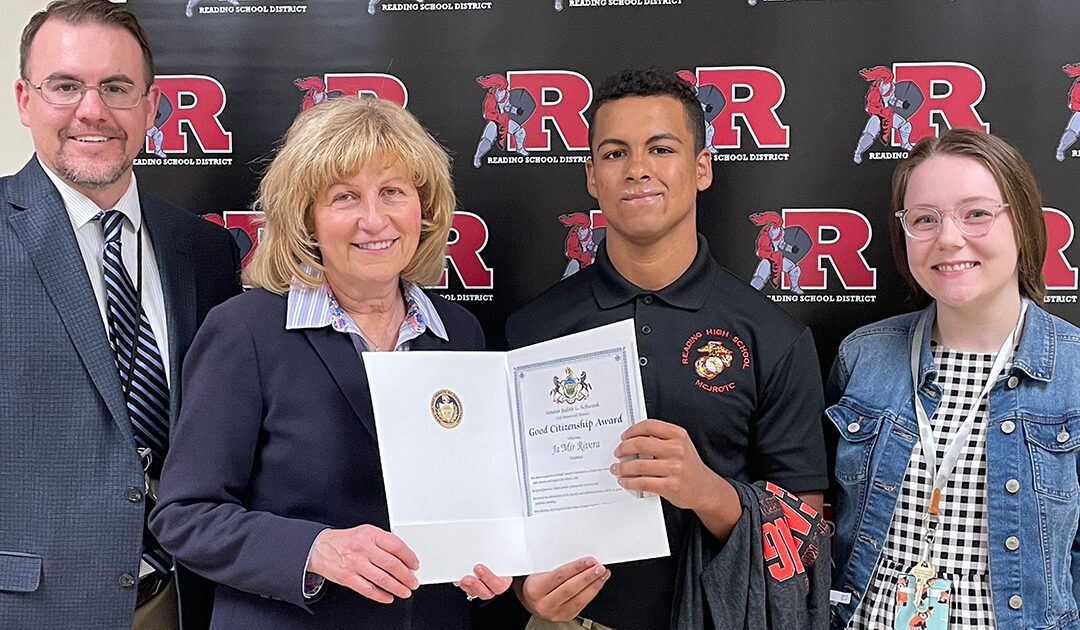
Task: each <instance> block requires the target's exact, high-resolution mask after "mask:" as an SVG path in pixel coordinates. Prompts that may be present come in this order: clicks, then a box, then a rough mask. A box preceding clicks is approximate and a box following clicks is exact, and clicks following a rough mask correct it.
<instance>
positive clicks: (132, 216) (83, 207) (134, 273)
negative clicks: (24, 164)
mask: <svg viewBox="0 0 1080 630" xmlns="http://www.w3.org/2000/svg"><path fill="white" fill-rule="evenodd" d="M38 163H39V164H41V168H42V169H44V171H45V174H46V175H48V176H49V179H51V180H52V183H53V185H55V186H56V189H57V190H58V191H59V192H60V197H61V198H63V200H64V208H65V209H66V210H67V213H68V218H70V219H71V227H72V228H73V229H74V230H75V240H76V241H78V242H79V251H80V252H81V253H82V259H83V263H84V264H85V265H86V274H87V275H88V276H89V277H90V286H91V287H93V289H94V297H96V298H97V303H98V311H99V312H100V313H101V321H102V323H104V324H105V330H106V331H108V330H109V320H108V315H107V311H106V301H105V280H104V278H103V277H102V274H103V271H102V263H101V259H102V254H103V252H104V249H105V235H104V234H103V233H102V231H101V223H100V222H99V221H97V220H96V218H97V215H98V213H100V212H101V211H102V210H118V211H120V212H121V213H123V215H124V216H125V217H126V218H127V220H126V221H124V227H123V229H122V231H121V234H120V252H121V256H122V257H123V259H124V267H125V268H126V269H127V272H128V276H129V277H130V278H131V282H132V284H136V283H137V282H138V277H139V273H138V272H139V263H138V261H137V260H136V259H137V258H138V251H139V248H138V241H136V237H137V236H138V235H140V234H141V236H142V244H143V245H142V308H143V312H145V313H146V318H147V319H148V320H149V321H150V329H151V330H153V331H154V340H155V341H157V346H158V350H159V351H160V352H161V361H162V363H164V365H165V379H166V381H167V382H169V381H170V379H171V376H170V374H169V337H168V328H167V326H166V320H165V298H164V297H163V294H162V292H161V274H160V273H158V267H157V259H156V258H155V257H154V246H153V245H152V244H151V243H150V235H149V234H148V233H147V232H146V230H141V228H142V207H141V206H140V205H139V191H138V188H137V187H136V185H135V174H134V173H132V174H131V183H130V184H129V185H128V188H127V191H126V192H125V193H124V195H123V196H122V197H121V198H120V201H118V202H117V203H116V206H114V207H113V208H99V207H98V205H97V204H96V203H94V202H93V201H91V200H90V199H89V198H88V197H87V196H86V195H84V194H82V193H80V192H79V191H77V190H75V189H74V188H72V187H71V186H69V185H68V184H67V183H66V182H65V181H64V180H62V179H60V177H59V176H58V175H56V174H55V173H53V172H52V171H51V170H49V167H48V166H46V165H45V164H44V163H43V162H41V158H38ZM135 290H136V291H138V287H137V286H136V287H135Z"/></svg>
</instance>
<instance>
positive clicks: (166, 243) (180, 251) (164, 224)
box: [139, 193, 197, 424]
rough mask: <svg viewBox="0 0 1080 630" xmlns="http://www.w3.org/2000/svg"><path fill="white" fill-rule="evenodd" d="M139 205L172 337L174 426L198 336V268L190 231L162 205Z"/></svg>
mask: <svg viewBox="0 0 1080 630" xmlns="http://www.w3.org/2000/svg"><path fill="white" fill-rule="evenodd" d="M139 205H140V207H141V209H142V215H143V221H145V222H146V230H147V234H149V236H150V242H151V243H152V244H153V246H154V259H155V260H156V261H157V267H158V275H159V276H160V278H161V293H162V295H163V296H164V300H165V322H166V324H165V326H166V329H167V330H168V333H167V334H168V337H169V374H170V375H171V384H170V387H169V390H170V391H169V403H170V404H169V420H170V424H175V422H176V415H177V412H178V411H179V409H180V382H179V381H180V371H181V364H182V358H183V356H184V354H185V353H186V351H187V348H188V346H189V345H190V344H191V338H192V337H194V336H195V318H196V303H195V300H196V294H195V286H196V282H197V279H196V278H195V268H194V265H192V264H191V263H190V262H189V261H190V257H191V256H195V255H196V254H195V252H194V250H193V248H192V246H191V245H192V244H191V243H190V239H189V238H188V234H187V232H185V231H183V230H179V229H177V226H176V221H175V219H174V218H173V217H172V216H170V211H169V210H168V209H167V208H165V207H164V206H162V205H161V204H160V203H159V202H157V201H154V200H153V199H150V198H147V197H145V196H143V195H142V194H141V193H140V194H139Z"/></svg>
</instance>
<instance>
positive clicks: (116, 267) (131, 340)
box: [97, 210, 172, 575]
mask: <svg viewBox="0 0 1080 630" xmlns="http://www.w3.org/2000/svg"><path fill="white" fill-rule="evenodd" d="M97 219H98V221H100V222H101V229H102V232H103V234H104V236H105V246H104V252H103V254H102V259H101V263H102V264H101V267H102V271H103V275H104V279H105V298H106V304H107V307H108V308H107V311H108V317H107V319H108V322H109V338H110V340H111V341H112V346H113V352H114V353H115V355H116V369H117V371H118V372H119V373H120V383H121V385H122V386H123V388H124V398H125V400H126V401H127V408H128V417H129V418H130V419H131V427H132V433H133V435H134V436H135V444H136V446H138V447H139V450H140V452H145V451H143V449H149V453H150V456H151V460H150V461H151V462H152V464H153V468H152V471H153V472H155V473H158V472H159V471H160V470H161V468H160V467H161V462H162V461H163V460H164V459H165V452H166V451H167V450H168V446H169V385H168V382H167V381H166V380H165V366H164V364H163V363H162V361H161V352H160V350H158V345H157V340H156V339H155V338H154V331H153V330H151V328H150V320H148V319H147V318H146V313H145V312H144V311H143V308H142V305H141V304H140V303H139V294H138V293H137V292H136V291H135V285H134V284H132V282H131V276H129V275H128V272H127V269H126V268H125V267H124V262H123V258H122V257H121V255H120V233H121V232H122V228H123V226H124V214H123V213H122V212H119V211H118V210H106V211H104V212H101V213H100V214H98V216H97ZM137 264H139V265H141V264H142V261H139V262H138V263H137ZM140 281H141V278H140ZM154 476H155V477H156V476H157V475H154ZM148 499H149V497H148ZM146 538H147V539H148V540H147V543H148V544H146V545H144V548H145V549H146V550H145V551H144V552H143V559H144V560H146V561H147V562H148V563H149V564H150V565H151V566H153V567H154V568H155V569H157V570H158V571H161V572H162V573H163V574H165V575H168V573H169V568H170V567H171V566H172V560H171V559H170V558H169V556H168V555H167V554H165V552H164V551H162V550H161V548H160V547H159V546H158V545H157V544H156V541H153V538H152V537H150V536H147V537H146Z"/></svg>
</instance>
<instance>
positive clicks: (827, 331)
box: [128, 0, 1080, 365]
mask: <svg viewBox="0 0 1080 630" xmlns="http://www.w3.org/2000/svg"><path fill="white" fill-rule="evenodd" d="M128 6H129V7H130V8H131V9H133V10H134V11H135V12H136V13H137V14H138V16H139V18H140V20H141V21H142V23H143V25H144V26H145V27H146V29H147V31H148V32H149V34H150V37H151V40H152V43H153V46H154V49H155V52H156V61H157V67H158V75H159V76H158V78H157V81H158V85H159V86H160V87H161V90H162V93H163V95H164V98H162V100H161V106H160V107H159V110H158V116H157V120H156V126H155V127H154V128H153V129H151V130H150V131H149V132H148V134H147V139H146V151H145V153H144V154H142V155H140V156H139V158H138V159H137V160H136V165H137V166H136V169H137V172H138V176H139V178H140V181H141V182H142V183H144V185H148V189H150V190H153V191H155V192H156V193H157V194H158V195H159V196H161V197H164V198H166V199H168V200H169V201H171V202H173V203H175V204H177V205H179V206H181V207H184V208H186V209H188V210H190V211H192V212H196V213H198V214H204V215H206V217H207V219H208V220H213V221H216V222H219V223H222V224H224V225H225V226H226V227H228V228H230V229H231V230H232V232H233V235H234V237H235V238H236V239H237V242H238V243H239V245H240V247H241V250H242V251H244V252H248V253H250V252H251V251H252V250H253V249H254V248H255V247H257V246H258V241H259V230H258V224H257V218H258V217H257V215H255V214H254V213H252V212H251V211H250V204H251V201H252V199H253V196H254V191H255V188H256V186H257V184H258V181H259V177H260V173H261V172H262V171H263V169H264V168H265V166H266V164H267V162H268V160H269V159H270V158H271V157H272V155H273V151H274V147H275V146H276V143H277V142H278V140H279V139H280V137H281V135H282V134H283V133H284V132H285V130H286V129H287V128H288V126H289V124H290V123H291V121H292V120H293V118H294V116H295V115H296V114H297V113H299V112H300V111H301V110H302V109H304V108H306V107H309V106H311V105H313V104H315V103H317V102H320V101H321V100H323V99H326V98H334V97H336V96H340V95H343V94H355V93H371V94H377V95H379V96H380V97H383V98H387V99H391V100H394V101H397V102H398V103H401V104H403V105H405V106H406V107H407V108H408V109H409V110H410V111H411V112H413V113H414V114H415V115H416V116H417V117H418V118H419V119H420V121H421V122H422V123H423V124H424V125H425V126H426V127H427V128H428V129H429V130H430V131H431V133H432V134H433V135H435V137H436V138H438V139H439V141H440V142H441V143H442V144H443V145H444V146H445V147H446V148H447V150H448V151H449V152H450V154H451V156H452V157H453V160H454V179H455V183H456V187H457V192H458V200H459V209H458V211H457V214H456V216H455V220H454V230H453V231H452V232H451V236H450V244H449V249H448V257H447V271H446V274H445V277H444V279H443V281H442V283H441V285H440V286H438V287H435V288H434V289H435V291H436V292H437V293H439V294H441V295H443V296H444V297H447V298H449V299H451V300H455V301H457V302H460V303H462V304H463V305H464V306H466V307H467V308H469V309H470V310H471V311H472V312H474V313H475V314H476V315H477V316H478V317H479V318H480V320H481V322H482V323H483V325H484V327H485V330H486V332H487V334H488V337H489V339H490V340H491V341H492V343H493V345H495V346H498V345H499V344H500V343H501V339H502V323H503V321H504V319H505V316H506V315H507V314H508V313H509V312H511V311H513V310H515V309H516V308H518V307H519V306H521V305H522V304H524V303H525V302H526V301H527V300H529V299H531V298H532V297H534V296H535V295H537V294H538V293H540V292H541V291H542V290H543V289H545V288H547V287H548V286H550V285H552V284H553V283H555V282H558V281H559V280H560V279H561V278H562V277H564V276H565V275H567V274H570V273H573V272H575V271H576V270H578V269H580V268H581V267H584V266H587V265H589V264H591V263H592V262H593V258H594V254H595V251H596V244H597V243H598V242H599V241H600V240H601V239H602V238H603V235H604V217H603V215H602V214H601V213H600V212H599V211H598V210H597V206H596V202H595V200H593V199H592V198H591V197H589V195H588V193H587V192H586V189H585V176H584V166H583V164H584V162H585V160H586V158H587V156H588V142H587V134H588V129H587V126H586V123H585V120H584V117H583V112H584V111H585V110H586V108H587V107H588V106H589V104H590V102H591V101H592V95H593V86H595V85H597V84H598V83H599V81H600V80H601V79H602V78H603V77H605V76H606V75H608V74H610V73H612V72H615V71H618V70H620V69H623V68H627V67H640V66H648V65H656V66H661V67H666V68H671V69H673V70H679V71H682V72H681V74H682V75H683V76H684V77H685V78H686V79H687V80H688V81H691V82H693V83H695V84H696V86H697V90H698V95H699V99H700V100H701V103H702V107H703V108H704V110H705V119H706V121H707V123H708V124H707V129H706V135H707V138H709V141H710V143H711V146H712V149H711V150H712V152H713V160H714V162H713V167H714V181H713V184H712V187H711V188H710V189H708V190H706V191H705V192H703V193H701V194H700V196H699V199H698V228H699V230H700V231H701V232H702V233H703V234H704V235H705V236H706V237H707V238H708V240H709V241H710V243H711V248H712V251H713V253H714V255H715V256H716V258H717V259H718V260H719V262H720V263H721V264H723V265H724V266H726V267H727V268H728V269H730V270H731V271H732V272H733V273H734V274H736V275H737V276H740V277H742V278H745V280H746V282H747V283H749V284H752V285H753V286H755V287H758V288H760V290H761V291H762V292H763V293H765V294H766V295H767V296H768V297H769V298H771V299H772V300H774V301H775V302H777V303H779V304H780V305H781V307H782V308H784V309H785V310H787V311H789V312H790V313H791V314H792V315H794V316H795V317H797V318H799V319H800V320H802V321H804V322H806V323H807V324H809V325H810V326H811V327H812V329H813V330H814V333H815V336H816V338H817V342H818V346H819V351H820V353H821V355H822V357H821V358H822V362H823V364H825V365H827V364H828V363H829V362H831V360H832V357H833V356H834V354H835V349H836V346H837V345H838V344H839V342H840V340H841V339H842V337H843V336H844V335H845V334H847V333H848V332H850V331H851V330H852V329H854V328H855V327H857V326H859V325H861V324H864V323H867V322H870V321H873V320H876V319H879V318H882V317H885V316H888V315H892V314H895V313H899V312H902V311H905V310H910V309H909V306H908V304H907V303H906V301H905V300H906V295H907V289H906V286H905V285H904V284H903V282H902V281H901V280H900V277H899V275H898V274H897V272H896V270H895V268H894V265H893V261H892V256H891V253H890V249H889V237H888V229H889V225H888V222H889V221H890V220H895V219H893V218H892V217H891V216H890V215H889V212H888V205H889V183H890V177H891V174H892V170H893V168H894V167H895V166H896V164H897V162H898V161H899V160H900V159H902V158H903V157H904V156H905V155H906V151H905V147H908V146H910V143H914V142H915V141H917V140H918V139H919V138H922V137H924V136H928V135H934V134H938V133H941V132H943V131H944V130H946V129H948V128H950V127H956V126H965V127H977V128H981V129H984V130H986V131H990V132H992V133H995V134H997V135H1000V136H1002V137H1004V138H1006V139H1007V140H1009V141H1010V142H1012V143H1013V144H1014V145H1016V146H1017V147H1018V148H1019V149H1020V150H1021V152H1022V153H1023V154H1024V156H1025V157H1026V158H1027V159H1028V161H1029V162H1030V163H1031V165H1032V167H1033V169H1034V171H1035V174H1036V176H1037V178H1038V180H1039V182H1040V184H1041V187H1042V191H1043V196H1044V204H1045V217H1046V224H1047V228H1048V232H1049V251H1048V252H1047V257H1046V261H1045V267H1044V275H1045V277H1046V280H1047V284H1048V285H1049V287H1050V291H1049V296H1048V298H1047V302H1046V304H1045V306H1046V307H1047V308H1048V310H1050V311H1052V312H1054V313H1056V314H1058V315H1061V316H1063V317H1065V318H1066V319H1069V320H1071V321H1073V322H1080V306H1078V304H1077V296H1078V291H1077V268H1076V266H1077V265H1078V264H1080V246H1078V245H1076V244H1074V242H1073V241H1074V235H1075V229H1076V225H1077V223H1078V222H1080V221H1078V220H1080V195H1078V193H1080V143H1075V140H1076V138H1077V133H1078V132H1080V113H1078V112H1080V78H1078V75H1080V66H1078V65H1077V62H1080V40H1078V38H1077V32H1078V30H1080V10H1078V8H1077V5H1076V3H1075V2H1074V1H1072V0H996V1H995V2H985V1H984V0H907V1H901V0H831V1H830V0H818V1H814V0H786V1H785V0H487V1H468V2H466V1H461V2H458V1H454V2H443V1H436V0H424V1H419V0H400V1H391V0H130V1H129V2H128ZM777 230H783V231H785V235H786V240H787V241H788V242H797V243H799V244H800V245H802V246H801V247H800V248H799V251H798V252H797V253H794V254H787V261H788V262H784V263H783V266H784V268H785V270H786V273H784V274H783V275H782V277H780V278H774V277H771V276H770V274H769V273H768V269H769V255H770V246H769V239H770V234H771V235H773V236H775V235H776V234H777V233H778V232H777ZM795 269H798V271H797V272H795V271H794V270H795ZM793 281H796V282H797V285H796V284H795V283H794V282H793Z"/></svg>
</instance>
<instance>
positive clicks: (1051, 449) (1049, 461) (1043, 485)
mask: <svg viewBox="0 0 1080 630" xmlns="http://www.w3.org/2000/svg"><path fill="white" fill-rule="evenodd" d="M1023 427H1024V437H1025V438H1026V439H1027V443H1028V450H1029V452H1030V453H1031V465H1032V472H1033V475H1034V480H1035V490H1036V491H1037V492H1039V493H1040V494H1044V495H1047V496H1051V497H1055V498H1058V499H1063V500H1070V499H1072V498H1074V497H1075V496H1076V495H1077V493H1078V492H1080V481H1078V479H1077V474H1076V467H1077V457H1078V456H1080V453H1077V449H1078V448H1080V416H1069V417H1066V418H1065V419H1064V420H1062V421H1054V422H1046V421H1035V420H1024V421H1023Z"/></svg>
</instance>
